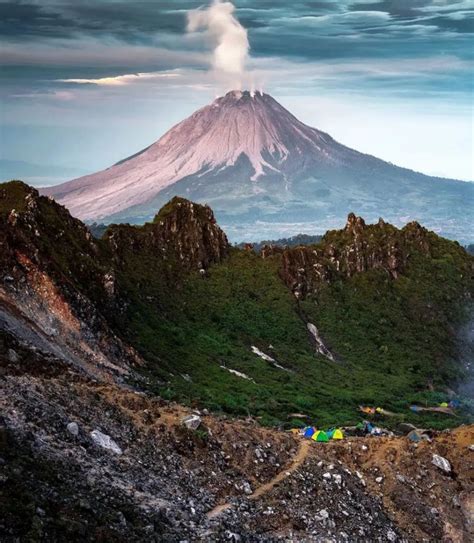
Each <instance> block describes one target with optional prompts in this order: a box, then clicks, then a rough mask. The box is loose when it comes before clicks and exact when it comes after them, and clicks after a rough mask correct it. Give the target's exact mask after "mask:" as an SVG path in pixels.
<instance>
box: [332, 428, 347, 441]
mask: <svg viewBox="0 0 474 543" xmlns="http://www.w3.org/2000/svg"><path fill="white" fill-rule="evenodd" d="M332 438H333V439H344V434H343V433H342V430H339V428H336V429H335V430H334V432H333V434H332Z"/></svg>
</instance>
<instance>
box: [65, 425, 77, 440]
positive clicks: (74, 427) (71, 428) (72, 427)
mask: <svg viewBox="0 0 474 543" xmlns="http://www.w3.org/2000/svg"><path fill="white" fill-rule="evenodd" d="M66 429H67V431H68V432H69V433H70V434H71V435H72V436H74V437H77V436H78V435H79V425H78V424H77V422H70V423H69V424H68V425H67V426H66Z"/></svg>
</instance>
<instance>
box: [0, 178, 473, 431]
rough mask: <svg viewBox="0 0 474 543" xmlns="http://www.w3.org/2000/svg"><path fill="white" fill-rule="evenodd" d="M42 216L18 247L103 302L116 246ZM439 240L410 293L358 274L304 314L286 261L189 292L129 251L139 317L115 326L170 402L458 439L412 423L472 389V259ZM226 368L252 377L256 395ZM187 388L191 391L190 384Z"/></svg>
mask: <svg viewBox="0 0 474 543" xmlns="http://www.w3.org/2000/svg"><path fill="white" fill-rule="evenodd" d="M4 189H7V190H6V191H5V193H4V197H3V198H0V216H1V217H3V219H5V220H6V215H7V214H8V213H9V210H10V209H11V208H12V207H14V208H16V209H17V211H20V212H22V211H25V210H26V207H25V196H26V195H27V194H28V192H29V190H30V189H28V187H26V186H25V185H23V184H22V183H9V184H4V185H0V190H4ZM38 205H39V207H40V209H39V210H38V213H35V216H36V219H35V220H37V222H36V223H35V224H36V226H37V227H38V229H39V230H40V233H41V235H40V236H39V237H38V236H36V235H35V234H34V231H33V230H31V231H30V230H29V229H25V234H24V235H22V236H20V238H19V239H18V241H19V242H20V243H21V244H22V245H24V247H25V250H27V249H28V247H29V246H30V245H31V247H32V248H34V247H39V249H40V253H41V254H42V255H43V261H44V262H45V263H46V266H47V268H48V271H49V273H50V274H52V275H53V276H54V277H56V279H57V280H59V281H60V282H62V283H63V285H64V286H66V285H69V286H70V288H77V289H78V290H80V291H82V292H84V293H85V294H87V295H88V296H89V297H91V299H92V300H94V301H97V302H101V299H102V296H103V292H102V288H101V287H100V285H99V282H100V280H101V278H102V277H103V275H104V273H105V272H106V271H108V269H110V267H113V261H112V259H111V256H112V255H109V254H108V251H107V244H106V243H104V242H102V241H99V242H97V246H96V247H93V246H92V244H91V243H90V242H89V241H88V240H87V237H86V235H85V233H84V231H83V230H82V229H83V227H82V225H81V224H80V223H79V221H76V220H73V219H71V218H70V217H69V215H68V214H67V212H66V211H65V210H63V209H62V208H60V207H59V206H54V205H52V204H51V203H50V202H49V201H48V200H47V199H45V198H41V199H40V200H39V203H38ZM164 212H166V209H165V210H164V211H163V213H164ZM160 216H162V215H160ZM123 228H125V230H127V228H128V227H126V226H124V227H123ZM375 232H377V230H375ZM343 236H344V234H343V233H339V234H338V233H335V232H331V233H329V234H328V236H327V239H326V241H325V242H327V241H330V242H331V243H333V244H336V245H337V244H338V243H343V242H344V239H342V238H343ZM430 236H431V240H430V245H431V247H432V257H430V258H428V257H426V256H422V255H421V254H418V253H417V252H416V251H415V252H413V253H412V256H411V257H410V264H409V267H408V269H407V270H406V272H405V273H404V275H403V276H402V277H400V278H399V279H397V280H395V281H394V280H390V279H388V278H387V276H386V275H385V273H384V272H381V271H371V272H368V273H363V274H358V275H356V276H354V277H353V278H352V279H350V280H344V281H338V282H334V283H333V284H332V285H330V286H327V287H325V288H323V290H322V291H321V293H320V294H319V295H318V297H317V299H307V300H305V301H304V302H301V304H300V306H298V305H297V302H296V301H295V299H294V297H293V296H292V294H291V293H290V292H289V290H288V289H287V288H286V286H285V285H284V284H283V283H282V281H281V280H280V278H279V277H278V268H279V257H278V256H276V257H274V258H272V259H267V260H263V259H261V258H259V257H257V256H256V255H254V254H252V253H248V252H244V251H239V250H233V251H232V253H231V256H230V257H229V258H228V259H227V260H226V261H225V262H224V263H222V264H220V265H217V266H213V267H212V268H211V269H210V272H209V276H208V277H206V278H202V277H201V276H199V275H198V274H191V275H188V276H185V277H181V278H179V280H178V279H173V278H175V277H178V276H179V266H177V263H176V262H174V261H173V260H172V259H171V260H168V261H167V262H163V261H162V260H161V259H157V258H156V255H155V254H153V252H146V250H144V251H142V252H140V255H139V256H137V255H136V254H133V253H127V252H126V251H125V257H124V259H125V262H124V266H123V268H122V270H121V271H120V270H118V271H117V280H118V283H119V287H120V292H122V293H125V295H126V298H127V299H128V306H127V308H128V309H127V311H126V313H125V314H121V313H119V312H117V315H114V319H115V322H116V324H118V326H119V328H120V329H121V331H122V335H124V336H125V337H126V338H127V339H128V340H129V341H130V342H131V343H132V344H133V345H134V346H135V347H137V348H138V349H139V350H140V351H141V352H142V354H143V355H144V356H145V358H146V359H147V360H148V361H149V370H148V371H149V376H150V377H151V380H150V382H151V386H152V387H154V388H155V389H157V390H158V391H159V393H160V394H163V395H166V396H168V397H173V398H177V399H180V400H182V401H187V402H195V403H196V404H198V405H205V406H208V407H210V408H212V409H216V410H223V411H225V412H228V413H231V414H235V415H246V414H252V415H257V416H260V417H261V421H262V422H263V423H279V422H284V423H287V424H291V419H289V417H288V416H289V414H291V413H295V412H301V413H305V414H308V415H310V416H311V417H312V418H313V420H314V422H315V423H316V424H319V425H329V424H333V423H349V422H356V421H357V420H360V415H359V414H358V412H357V406H358V404H359V403H367V404H376V405H382V406H383V407H386V408H387V409H393V410H395V411H398V412H401V413H403V414H404V417H405V418H406V420H417V421H419V420H420V419H421V424H425V425H431V426H438V427H442V426H444V425H455V424H458V423H461V422H462V421H463V420H466V418H465V417H464V416H461V417H459V418H456V419H454V418H450V417H446V416H442V415H423V416H422V417H419V416H417V415H414V414H411V413H410V412H409V411H408V410H407V405H408V404H409V403H410V402H412V401H423V402H427V404H428V405H429V404H433V403H435V402H439V401H441V400H444V399H445V394H444V393H443V392H442V391H443V390H445V388H446V385H447V384H448V383H450V382H452V381H453V379H456V378H457V377H459V369H457V368H458V365H457V364H456V354H457V353H456V349H455V339H456V338H455V334H454V331H455V330H456V329H457V326H458V324H460V323H461V322H462V320H463V317H464V310H465V308H466V306H467V302H466V300H465V299H464V298H462V292H463V291H465V290H469V289H470V291H471V292H472V283H469V282H470V281H472V271H469V268H470V267H471V266H472V258H470V257H468V256H467V255H466V253H465V252H464V251H463V250H462V249H461V248H460V247H459V246H458V245H457V244H456V243H453V242H450V241H447V240H443V239H441V238H438V237H437V236H435V235H434V234H430ZM325 242H324V241H323V243H325ZM374 242H376V240H374ZM27 252H28V253H29V252H30V251H27ZM471 269H472V268H471ZM302 314H304V315H306V317H307V319H308V320H309V321H311V322H313V323H315V324H316V325H317V326H318V328H319V329H320V331H321V333H322V335H323V337H324V338H325V339H326V341H327V342H328V344H329V345H330V346H331V348H332V349H333V350H334V351H335V352H336V353H337V354H338V355H339V357H340V358H341V360H342V362H341V363H333V362H331V361H328V360H326V359H325V358H323V357H321V356H316V355H315V354H314V350H313V347H312V345H311V342H310V340H309V337H308V334H307V331H306V327H305V322H304V320H303V319H302V318H301V315H302ZM270 344H271V345H272V346H273V349H270V348H269V345H270ZM251 345H256V346H257V347H259V348H260V349H262V350H263V351H264V352H266V353H267V354H270V355H271V356H273V357H274V358H276V359H277V360H278V362H279V363H280V364H281V365H283V366H285V367H286V368H288V369H290V370H292V371H291V372H286V371H282V370H280V369H277V368H274V367H272V366H271V365H269V364H268V363H267V362H265V361H263V360H261V359H260V358H259V357H258V356H256V355H255V354H253V353H252V352H251V350H250V347H251ZM220 365H225V366H226V367H228V368H232V369H236V370H239V371H242V372H244V373H246V374H247V375H249V376H250V377H251V378H253V379H254V381H255V383H253V382H250V381H246V380H244V379H241V378H239V377H236V376H235V375H232V374H231V373H229V372H228V371H226V370H224V369H222V368H220ZM186 374H188V375H189V376H190V377H191V379H192V382H189V381H187V380H186V379H185V378H183V375H186ZM430 382H432V384H433V388H434V391H429V389H428V384H429V383H430Z"/></svg>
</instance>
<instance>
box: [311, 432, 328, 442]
mask: <svg viewBox="0 0 474 543" xmlns="http://www.w3.org/2000/svg"><path fill="white" fill-rule="evenodd" d="M311 439H314V441H324V442H327V441H329V438H328V435H327V434H326V432H324V431H323V430H319V431H317V432H314V434H313V437H312V438H311Z"/></svg>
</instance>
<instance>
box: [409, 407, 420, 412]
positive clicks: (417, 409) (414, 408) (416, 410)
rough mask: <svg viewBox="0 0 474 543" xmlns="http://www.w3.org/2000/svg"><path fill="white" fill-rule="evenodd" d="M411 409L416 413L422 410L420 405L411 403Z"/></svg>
mask: <svg viewBox="0 0 474 543" xmlns="http://www.w3.org/2000/svg"><path fill="white" fill-rule="evenodd" d="M410 409H411V410H412V411H413V412H414V413H418V411H421V409H420V406H419V405H410Z"/></svg>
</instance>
